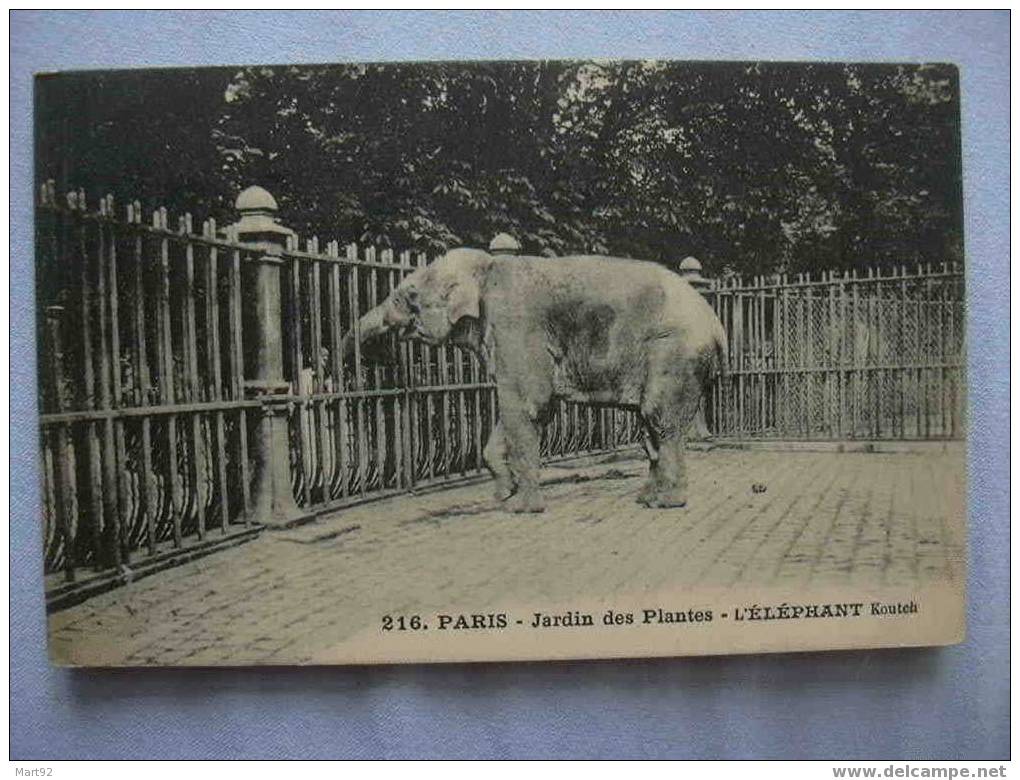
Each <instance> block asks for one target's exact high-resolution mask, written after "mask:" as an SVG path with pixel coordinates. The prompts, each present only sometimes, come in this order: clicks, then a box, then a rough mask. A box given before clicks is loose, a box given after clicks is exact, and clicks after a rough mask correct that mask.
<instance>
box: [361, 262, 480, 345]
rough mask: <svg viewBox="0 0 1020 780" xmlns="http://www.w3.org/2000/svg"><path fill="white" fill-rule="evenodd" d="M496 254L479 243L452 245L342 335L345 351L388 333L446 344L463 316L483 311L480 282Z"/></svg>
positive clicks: (466, 316)
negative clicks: (467, 246)
mask: <svg viewBox="0 0 1020 780" xmlns="http://www.w3.org/2000/svg"><path fill="white" fill-rule="evenodd" d="M491 261H492V257H491V256H490V255H488V254H487V253H485V252H482V251H481V250H478V249H453V250H451V251H449V252H447V253H446V254H445V255H443V257H441V258H439V259H438V260H436V261H435V262H434V263H432V264H431V265H429V266H427V267H425V268H420V269H418V270H417V271H415V272H414V273H412V274H411V275H410V276H408V277H407V278H405V279H404V280H403V281H402V282H401V283H400V285H399V286H398V287H397V288H396V289H395V290H393V292H392V293H390V295H389V297H388V298H387V299H386V300H385V301H383V302H382V303H380V304H379V305H378V306H376V307H375V308H374V309H372V310H371V311H368V312H367V313H365V314H364V315H363V316H362V317H361V319H360V320H359V322H358V329H357V331H352V332H350V333H348V334H347V335H346V336H344V339H343V344H342V348H343V351H344V353H345V355H347V356H350V354H351V353H352V352H353V351H354V338H355V334H356V333H357V334H358V335H359V336H360V339H361V341H362V342H364V341H366V340H368V339H371V338H374V337H376V336H380V335H382V334H384V333H391V332H392V333H396V334H397V335H398V337H399V338H401V339H416V340H419V341H424V342H425V343H427V344H442V343H444V342H445V341H446V340H447V339H448V338H449V337H450V334H451V332H452V331H453V330H454V328H455V327H456V326H457V325H459V324H463V321H464V319H465V318H471V319H473V320H475V321H477V320H478V319H479V317H480V316H481V287H482V279H483V277H484V274H485V271H486V270H487V269H488V267H489V263H490V262H491Z"/></svg>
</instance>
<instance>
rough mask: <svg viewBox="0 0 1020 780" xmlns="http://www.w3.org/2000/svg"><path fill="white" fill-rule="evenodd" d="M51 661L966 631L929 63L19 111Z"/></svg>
mask: <svg viewBox="0 0 1020 780" xmlns="http://www.w3.org/2000/svg"><path fill="white" fill-rule="evenodd" d="M34 97H35V116H34V119H35V124H34V130H35V169H34V172H35V178H36V205H35V231H36V233H35V251H36V255H35V268H36V277H35V278H36V301H35V311H36V339H37V345H38V347H37V350H38V352H37V354H38V360H37V370H38V388H39V414H40V416H39V431H38V441H39V448H40V449H39V464H40V484H41V496H42V516H41V517H40V518H39V523H40V527H41V531H40V536H41V539H42V545H43V550H44V554H43V559H44V566H45V573H44V583H45V584H44V587H45V603H46V609H47V622H48V639H49V655H50V659H51V661H52V662H53V663H55V664H58V665H65V666H103V667H118V666H218V665H226V666H238V665H292V664H354V663H357V664H364V663H394V662H398V663H403V662H438V661H487V660H548V659H568V658H611V657H642V656H685V655H705V654H728V653H756V652H780V651H781V652H786V651H796V650H823V649H835V648H873V647H903V646H926V645H946V644H954V643H957V642H960V641H962V640H963V639H964V633H965V631H964V626H965V619H964V615H965V609H966V605H965V584H966V527H967V525H966V521H967V498H966V497H967V485H966V449H965V448H966V438H967V429H968V425H967V416H966V409H967V384H966V376H967V372H966V349H965V345H966V327H965V319H966V318H965V306H964V271H965V267H966V262H967V261H966V258H965V253H964V235H963V193H962V170H961V139H960V87H959V77H958V71H957V68H956V67H955V66H953V65H951V64H939V63H913V64H904V63H896V64H878V63H836V62H832V63H821V62H798V63H793V62H791V63H781V62H755V61H746V62H707V61H677V60H601V59H600V60H530V61H443V62H403V63H378V64H374V63H339V64H323V65H286V64H282V65H281V64H271V65H254V66H237V67H215V68H213V67H208V68H175V69H155V70H152V69H148V70H147V69H138V70H96V71H74V72H60V73H52V74H40V75H37V76H36V79H35V96H34Z"/></svg>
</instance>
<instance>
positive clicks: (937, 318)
mask: <svg viewBox="0 0 1020 780" xmlns="http://www.w3.org/2000/svg"><path fill="white" fill-rule="evenodd" d="M963 292H964V290H963V271H962V268H960V267H959V266H956V265H949V264H945V265H942V266H939V267H932V266H924V267H916V268H913V269H910V270H908V269H906V268H900V269H898V270H896V271H894V272H890V271H886V272H884V273H879V272H877V271H873V272H868V273H867V274H857V273H854V274H842V275H838V274H835V273H823V274H821V275H820V276H819V277H817V278H810V277H807V276H803V275H802V276H798V277H796V278H795V279H788V278H787V277H785V276H780V277H772V278H770V279H766V278H757V279H754V280H752V281H751V282H750V283H746V282H743V281H740V280H729V281H726V282H716V283H714V284H713V286H712V288H711V289H710V290H709V291H707V293H706V294H707V296H708V299H709V300H710V302H711V303H712V304H713V306H714V307H715V310H716V312H717V314H718V315H719V318H720V320H721V321H722V322H723V325H724V326H725V328H726V332H727V334H728V337H729V355H728V361H727V366H728V371H727V376H726V378H725V379H724V380H723V381H721V382H718V383H717V384H716V386H715V388H714V390H713V392H712V394H711V399H710V407H711V408H710V412H709V423H710V427H711V428H712V430H713V431H714V432H715V433H716V434H717V435H719V436H722V437H734V438H745V439H746V438H781V439H939V438H959V437H962V436H963V432H964V427H965V426H964V409H965V407H966V384H965V375H966V372H965V364H966V361H965V358H964V295H963Z"/></svg>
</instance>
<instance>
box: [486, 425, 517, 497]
mask: <svg viewBox="0 0 1020 780" xmlns="http://www.w3.org/2000/svg"><path fill="white" fill-rule="evenodd" d="M482 457H483V458H485V465H486V466H488V467H489V471H490V472H492V477H493V479H494V480H495V494H496V499H497V500H499V501H505V500H506V499H508V498H510V496H512V495H513V492H514V489H515V488H516V485H515V484H514V478H513V474H512V473H511V472H510V466H509V464H508V462H507V446H506V434H505V432H504V431H503V422H502V420H500V421H498V422H497V423H496V425H495V427H494V428H493V429H492V433H490V434H489V441H488V442H486V444H485V449H484V450H482Z"/></svg>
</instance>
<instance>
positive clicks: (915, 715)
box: [10, 11, 1010, 759]
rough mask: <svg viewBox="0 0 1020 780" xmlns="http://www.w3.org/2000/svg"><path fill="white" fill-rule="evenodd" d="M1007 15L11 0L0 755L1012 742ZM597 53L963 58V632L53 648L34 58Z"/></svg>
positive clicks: (748, 748)
mask: <svg viewBox="0 0 1020 780" xmlns="http://www.w3.org/2000/svg"><path fill="white" fill-rule="evenodd" d="M1009 23H1010V19H1009V12H1005V11H1003V12H930V13H929V12H817V13H815V12H813V13H805V12H755V13H749V12H725V13H723V12H704V13H690V12H668V13H667V12H647V13H630V12H626V13H625V12H587V13H582V12H498V13H493V12H451V13H439V12H416V13H409V12H401V13H375V12H362V13H351V12H308V13H305V12H296V13H283V12H274V13H271V12H264V13H263V12H248V13H226V12H223V13H220V12H13V13H12V14H11V85H10V90H11V201H12V206H11V216H12V223H11V266H12V267H11V275H10V279H11V299H10V300H11V369H10V372H11V418H12V423H11V440H10V441H11V459H12V462H11V481H10V486H11V517H10V528H11V548H10V560H11V635H10V636H11V757H12V758H15V759H29V758H31V759H46V758H52V759H57V758H155V757H160V758H228V757H250V758H263V757H264V758H347V757H350V758H353V757H415V756H428V757H443V756H445V757H503V758H507V757H582V756H587V757H635V758H642V757H662V758H665V757H674V758H722V757H731V758H741V757H742V758H751V757H754V758H811V757H813V758H867V757H870V758H889V759H892V758H904V759H906V758H909V759H918V758H988V759H991V758H1004V757H1007V756H1008V755H1009V509H1008V497H1009V472H1008V467H1009V443H1008V438H1007V437H1008V432H1009V406H1008V404H1009V375H1008V368H1009V352H1008V350H1009V336H1008V323H1009V310H1008V301H1009V275H1008V273H1009V272H1008V269H1009V259H1008V258H1009V232H1008V231H1009ZM589 56H597V57H613V58H617V57H621V58H622V57H630V58H633V57H659V58H677V59H741V60H747V59H770V60H805V59H813V60H830V61H832V60H836V61H843V60H858V61H906V62H916V61H929V62H930V61H942V62H952V63H956V64H957V65H959V66H960V70H961V85H962V86H961V89H962V94H963V139H964V179H965V181H964V197H965V212H966V249H967V284H968V296H969V311H968V315H969V337H970V342H969V352H968V358H969V362H970V404H971V418H970V419H971V436H970V472H969V474H970V501H971V518H970V529H971V531H970V580H969V589H970V594H969V615H968V632H969V633H968V639H967V641H966V643H965V644H963V645H961V646H958V647H953V648H948V649H941V650H936V649H922V650H893V651H874V652H840V653H819V654H809V655H808V654H804V655H796V654H791V655H781V656H748V657H730V658H707V659H705V658H702V659H676V660H655V661H627V662H584V663H555V664H537V663H532V664H519V665H510V664H486V665H477V666H467V665H461V666H434V667H426V666H418V667H404V668H401V667H388V668H364V667H362V668H312V669H230V670H173V669H164V670H133V671H116V672H114V671H68V670H61V669H53V668H50V667H49V666H48V665H47V661H46V657H45V651H44V643H45V631H44V628H45V621H44V612H43V600H42V584H41V568H42V564H41V561H40V544H39V531H38V525H39V521H38V518H39V515H40V510H39V496H38V476H37V471H36V457H37V447H38V442H37V433H36V431H37V426H36V408H35V355H34V325H33V323H34V314H33V276H32V275H33V253H32V243H31V242H32V203H33V192H32V190H33V185H32V167H31V148H32V135H31V116H32V85H31V74H32V73H35V72H40V71H52V70H60V69H72V68H124V67H142V66H170V65H178V66H179V65H214V64H215V65H220V64H238V63H280V62H334V61H348V60H396V59H400V60H409V59H494V58H498V59H511V58H546V57H549V58H552V57H589ZM182 110H186V107H182Z"/></svg>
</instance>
